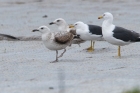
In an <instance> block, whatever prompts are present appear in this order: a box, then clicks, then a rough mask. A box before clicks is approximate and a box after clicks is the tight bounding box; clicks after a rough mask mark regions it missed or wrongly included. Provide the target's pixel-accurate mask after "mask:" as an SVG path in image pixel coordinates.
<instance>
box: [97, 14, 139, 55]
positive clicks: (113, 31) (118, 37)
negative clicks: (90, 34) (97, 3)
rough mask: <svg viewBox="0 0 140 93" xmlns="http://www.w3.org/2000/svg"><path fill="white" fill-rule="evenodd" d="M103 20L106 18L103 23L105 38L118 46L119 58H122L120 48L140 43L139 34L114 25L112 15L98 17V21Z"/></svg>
mask: <svg viewBox="0 0 140 93" xmlns="http://www.w3.org/2000/svg"><path fill="white" fill-rule="evenodd" d="M101 18H104V21H103V23H102V33H103V37H104V39H105V40H106V41H107V42H109V43H111V44H113V45H117V46H118V56H119V57H120V56H121V53H120V46H124V45H128V44H130V43H134V42H140V34H139V33H137V32H135V31H133V30H128V29H125V28H122V27H118V26H115V25H114V24H112V22H113V15H112V14H111V13H109V12H106V13H104V14H103V15H102V16H99V17H98V19H101Z"/></svg>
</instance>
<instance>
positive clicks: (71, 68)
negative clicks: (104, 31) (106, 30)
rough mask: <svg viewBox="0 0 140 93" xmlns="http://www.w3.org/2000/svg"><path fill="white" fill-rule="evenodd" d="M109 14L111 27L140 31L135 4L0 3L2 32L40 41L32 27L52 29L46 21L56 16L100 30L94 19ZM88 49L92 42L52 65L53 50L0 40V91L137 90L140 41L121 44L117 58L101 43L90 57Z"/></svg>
mask: <svg viewBox="0 0 140 93" xmlns="http://www.w3.org/2000/svg"><path fill="white" fill-rule="evenodd" d="M107 11H108V12H111V13H112V14H113V15H114V24H115V25H117V26H122V27H124V28H127V29H132V30H134V31H136V32H139V33H140V1H139V0H0V14H1V15H0V19H1V22H0V29H1V30H0V33H3V34H10V35H13V36H16V37H22V36H23V37H33V36H37V37H39V36H41V34H40V33H37V32H36V33H33V32H32V30H33V29H35V28H38V27H39V26H41V25H46V26H48V27H49V28H50V29H51V30H53V31H56V29H57V26H56V25H52V26H50V25H49V23H50V22H52V21H53V20H54V19H56V18H60V17H61V18H64V19H65V20H66V21H67V23H68V24H73V23H75V22H77V21H83V22H85V23H87V24H94V25H99V26H101V25H102V22H103V20H98V16H100V15H102V14H103V13H104V12H107ZM44 15H47V17H46V18H44V17H43V16H44ZM89 46H90V41H87V42H85V43H83V44H81V47H79V46H78V45H72V46H71V47H67V52H66V53H65V54H64V56H63V57H62V58H60V60H59V62H58V63H50V61H53V60H54V59H55V51H51V50H49V49H47V48H46V47H45V46H44V44H43V42H42V41H41V40H33V41H32V40H29V41H28V40H26V41H7V40H0V92H1V93H122V92H123V91H124V90H127V89H130V88H133V87H135V86H140V73H139V72H140V42H139V43H133V44H130V45H128V46H123V47H122V50H121V53H122V57H121V58H118V57H116V56H117V46H114V45H111V44H109V43H107V42H105V41H97V42H96V43H95V51H94V52H91V53H89V52H86V50H84V49H85V48H87V47H89ZM60 52H62V51H60Z"/></svg>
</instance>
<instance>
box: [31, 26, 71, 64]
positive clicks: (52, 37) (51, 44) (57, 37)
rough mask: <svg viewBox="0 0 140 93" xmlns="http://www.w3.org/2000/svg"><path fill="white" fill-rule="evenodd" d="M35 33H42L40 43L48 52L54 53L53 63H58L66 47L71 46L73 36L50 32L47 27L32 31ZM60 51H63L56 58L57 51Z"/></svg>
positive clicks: (67, 33)
mask: <svg viewBox="0 0 140 93" xmlns="http://www.w3.org/2000/svg"><path fill="white" fill-rule="evenodd" d="M36 31H39V32H41V33H42V41H43V42H44V44H45V46H46V47H47V48H48V49H50V50H54V51H56V60H55V61H53V62H58V58H60V57H62V56H63V54H64V53H65V52H66V47H67V46H69V45H70V44H71V42H72V39H73V34H71V33H70V32H66V31H59V32H51V31H50V29H49V28H48V27H47V26H40V27H39V28H37V29H34V30H33V32H36ZM62 49H64V52H63V53H62V54H61V55H60V56H58V50H62ZM53 62H52V63H53Z"/></svg>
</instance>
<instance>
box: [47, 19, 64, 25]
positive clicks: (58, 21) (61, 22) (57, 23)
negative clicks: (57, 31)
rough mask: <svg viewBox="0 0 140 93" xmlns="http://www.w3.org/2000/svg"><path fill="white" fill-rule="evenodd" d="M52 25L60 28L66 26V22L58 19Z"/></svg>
mask: <svg viewBox="0 0 140 93" xmlns="http://www.w3.org/2000/svg"><path fill="white" fill-rule="evenodd" d="M49 24H50V25H52V24H56V25H58V26H61V25H66V21H65V20H64V19H63V18H57V19H55V20H54V21H53V22H51V23H49Z"/></svg>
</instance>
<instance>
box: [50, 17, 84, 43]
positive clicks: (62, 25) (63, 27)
mask: <svg viewBox="0 0 140 93" xmlns="http://www.w3.org/2000/svg"><path fill="white" fill-rule="evenodd" d="M49 24H50V25H52V24H56V25H57V26H58V30H59V31H67V32H72V33H73V34H76V31H75V29H74V28H69V25H68V24H67V23H66V21H65V20H64V19H63V18H57V19H55V20H54V21H53V22H51V23H49ZM84 42H85V41H84V40H82V39H80V38H74V39H73V41H72V44H78V45H79V44H80V43H84Z"/></svg>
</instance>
